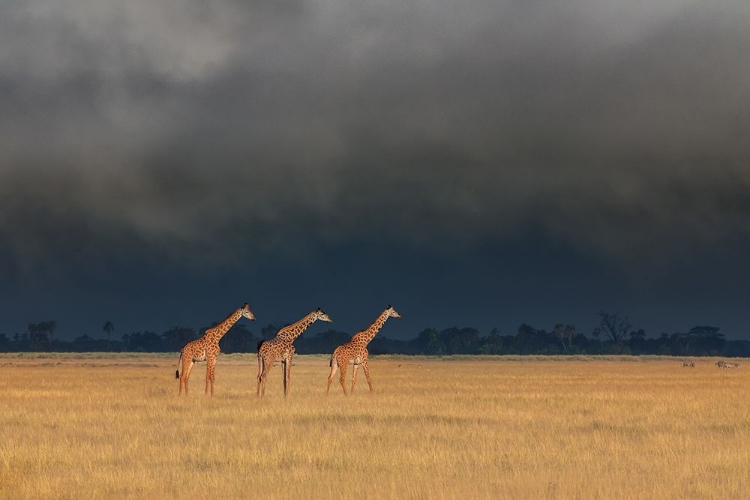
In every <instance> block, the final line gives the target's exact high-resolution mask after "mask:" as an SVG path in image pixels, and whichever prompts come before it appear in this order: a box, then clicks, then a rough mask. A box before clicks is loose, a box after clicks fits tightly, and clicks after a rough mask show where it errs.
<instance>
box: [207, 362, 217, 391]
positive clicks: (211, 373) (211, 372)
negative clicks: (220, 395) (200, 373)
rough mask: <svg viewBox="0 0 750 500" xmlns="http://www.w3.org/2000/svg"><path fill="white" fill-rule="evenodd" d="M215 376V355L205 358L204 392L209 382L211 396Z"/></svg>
mask: <svg viewBox="0 0 750 500" xmlns="http://www.w3.org/2000/svg"><path fill="white" fill-rule="evenodd" d="M215 378H216V357H210V358H208V359H206V394H208V385H209V384H211V397H213V396H214V379H215Z"/></svg>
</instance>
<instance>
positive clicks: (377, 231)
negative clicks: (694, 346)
mask: <svg viewBox="0 0 750 500" xmlns="http://www.w3.org/2000/svg"><path fill="white" fill-rule="evenodd" d="M749 22H750V8H749V7H748V6H747V4H746V2H742V1H735V2H714V3H711V4H710V5H707V4H702V3H699V2H693V1H689V0H669V1H667V0H664V1H656V2H652V3H648V4H640V3H639V4H634V5H622V2H610V1H605V2H598V1H597V2H594V1H589V0H578V1H572V2H554V1H535V2H514V1H503V2H490V1H488V2H484V1H481V0H471V1H469V2H457V1H452V0H448V1H437V2H436V1H429V2H428V1H414V2H406V3H404V2H367V3H351V2H348V3H347V2H344V3H342V2H332V1H330V0H320V1H315V2H296V1H291V0H290V1H286V2H233V1H228V0H227V1H223V2H212V3H210V4H205V3H203V2H194V1H175V2H167V3H158V2H157V3H153V2H147V1H134V2H127V3H126V4H113V3H109V2H94V1H73V0H71V1H68V2H52V1H49V2H44V1H38V2H6V3H3V4H2V6H0V90H1V91H2V95H3V97H2V99H0V237H2V239H3V241H4V242H5V245H4V247H5V249H4V252H6V253H7V255H6V256H4V257H6V262H13V263H14V265H21V266H23V267H25V268H27V269H29V270H34V269H38V268H39V267H40V266H41V267H43V266H45V265H48V266H55V267H56V266H63V267H64V266H66V265H71V264H73V265H96V263H100V265H106V262H107V261H108V260H111V259H119V260H122V259H129V258H133V257H132V256H133V255H134V253H135V254H137V255H151V256H156V258H161V257H164V256H167V257H169V258H170V259H173V260H175V261H177V262H182V263H187V264H195V263H198V264H204V263H206V262H218V263H220V262H223V261H225V260H226V259H228V258H233V257H238V256H254V255H257V254H258V252H265V251H277V250H280V249H282V250H283V251H292V252H305V251H307V250H309V249H310V248H313V247H315V246H316V245H319V244H324V245H329V244H336V243H341V242H351V241H363V242H372V241H376V240H380V239H385V240H386V241H394V240H397V241H400V242H402V244H404V245H414V246H415V248H422V247H425V246H429V247H430V248H435V247H436V246H440V247H442V246H445V247H447V248H460V247H461V246H464V245H469V246H471V245H474V244H478V243H482V242H485V241H497V240H504V239H511V240H512V239H514V238H518V237H522V236H523V233H524V231H528V230H529V229H528V228H535V229H536V230H538V231H541V232H542V233H543V234H545V235H546V236H550V237H552V238H553V240H556V241H560V242H562V243H564V244H565V245H568V246H571V247H573V248H576V249H577V250H578V251H580V252H584V253H586V254H588V255H591V256H594V257H595V258H601V259H605V260H610V259H613V260H615V261H617V262H620V263H625V265H626V266H629V265H631V264H634V263H636V262H644V258H646V259H645V261H646V262H651V263H654V264H656V265H659V263H660V262H661V261H662V260H663V259H664V257H665V256H669V258H670V259H671V258H673V256H674V251H675V249H680V254H681V255H682V258H685V259H688V260H689V259H690V255H691V254H692V253H694V252H695V253H700V252H704V251H706V250H707V249H709V250H711V251H715V249H717V248H722V247H726V246H728V245H730V244H731V243H733V242H737V241H744V240H745V239H748V238H749V237H750V222H748V221H750V219H749V218H748V216H750V206H749V205H750V204H749V202H748V201H747V200H748V199H750V198H748V196H749V195H750V171H749V170H748V168H747V166H748V164H749V163H748V160H750V154H749V153H748V147H747V144H746V137H748V136H750V113H748V111H750V110H749V109H748V103H750V95H749V94H750V32H749V31H748V30H747V29H746V28H747V26H748V23H749ZM290 243H291V244H290ZM290 248H291V249H293V250H289V249H290ZM50 261H51V263H50Z"/></svg>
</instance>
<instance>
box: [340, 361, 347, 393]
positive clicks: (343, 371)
mask: <svg viewBox="0 0 750 500" xmlns="http://www.w3.org/2000/svg"><path fill="white" fill-rule="evenodd" d="M348 367H349V363H346V364H344V363H342V364H341V366H339V370H341V375H339V383H340V384H341V388H342V389H344V396H346V369H347V368H348Z"/></svg>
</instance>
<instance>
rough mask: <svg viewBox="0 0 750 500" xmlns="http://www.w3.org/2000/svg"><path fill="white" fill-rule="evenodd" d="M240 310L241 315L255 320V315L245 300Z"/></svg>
mask: <svg viewBox="0 0 750 500" xmlns="http://www.w3.org/2000/svg"><path fill="white" fill-rule="evenodd" d="M241 311H242V315H243V316H244V317H246V318H247V319H249V320H250V321H255V315H254V314H253V312H252V311H251V310H250V306H249V305H248V304H247V302H245V305H244V306H242V309H241Z"/></svg>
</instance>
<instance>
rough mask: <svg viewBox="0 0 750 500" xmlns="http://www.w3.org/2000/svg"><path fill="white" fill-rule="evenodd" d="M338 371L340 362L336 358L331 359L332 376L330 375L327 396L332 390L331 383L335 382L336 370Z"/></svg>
mask: <svg viewBox="0 0 750 500" xmlns="http://www.w3.org/2000/svg"><path fill="white" fill-rule="evenodd" d="M338 369H339V364H338V360H337V359H336V358H331V374H330V375H328V388H326V394H328V391H330V390H331V382H333V376H334V375H336V370H338Z"/></svg>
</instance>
